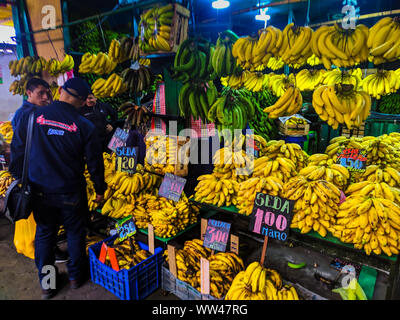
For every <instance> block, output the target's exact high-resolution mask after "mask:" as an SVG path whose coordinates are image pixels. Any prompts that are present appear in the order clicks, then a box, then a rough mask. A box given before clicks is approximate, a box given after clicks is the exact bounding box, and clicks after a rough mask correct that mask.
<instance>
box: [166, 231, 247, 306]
mask: <svg viewBox="0 0 400 320" xmlns="http://www.w3.org/2000/svg"><path fill="white" fill-rule="evenodd" d="M164 256H165V258H166V261H167V263H168V262H169V257H168V250H165V251H164ZM201 258H204V259H207V260H209V261H210V268H209V273H210V294H211V295H212V296H213V297H215V298H217V299H221V298H223V297H224V296H225V295H226V293H227V292H228V290H229V288H230V285H231V283H232V281H233V279H234V278H235V277H236V275H237V274H238V273H239V272H240V271H242V270H244V264H243V260H242V259H241V258H240V257H239V256H238V255H236V254H235V253H232V252H218V253H216V254H212V252H211V250H210V249H209V248H206V247H204V246H203V241H202V240H200V239H192V240H187V241H185V243H184V246H183V248H182V249H177V250H176V251H175V259H176V267H177V276H178V279H180V280H182V281H185V282H187V283H189V284H190V285H191V286H192V287H193V288H195V289H197V290H198V291H200V261H201Z"/></svg>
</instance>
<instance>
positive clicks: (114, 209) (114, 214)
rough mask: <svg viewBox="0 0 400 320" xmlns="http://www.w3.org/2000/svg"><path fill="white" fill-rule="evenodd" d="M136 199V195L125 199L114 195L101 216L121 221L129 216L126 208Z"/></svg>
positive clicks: (102, 209) (105, 205) (107, 202)
mask: <svg viewBox="0 0 400 320" xmlns="http://www.w3.org/2000/svg"><path fill="white" fill-rule="evenodd" d="M134 198H135V196H134V195H129V196H127V197H125V198H122V197H116V196H113V195H112V196H111V197H109V198H108V200H107V201H106V202H105V203H104V205H103V207H102V208H101V214H102V215H104V216H108V217H110V218H113V219H121V218H123V217H125V216H127V215H128V214H127V208H126V206H127V205H128V204H130V203H131V202H132V201H133V199H134Z"/></svg>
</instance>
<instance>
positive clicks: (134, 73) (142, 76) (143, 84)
mask: <svg viewBox="0 0 400 320" xmlns="http://www.w3.org/2000/svg"><path fill="white" fill-rule="evenodd" d="M121 78H122V79H123V82H124V85H125V86H126V88H127V91H128V92H130V93H141V92H142V91H143V90H148V89H149V87H150V86H151V85H152V84H153V74H152V72H151V71H150V68H148V67H145V66H142V65H139V67H138V69H132V68H126V69H125V70H123V71H122V72H121Z"/></svg>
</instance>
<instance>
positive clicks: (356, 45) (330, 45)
mask: <svg viewBox="0 0 400 320" xmlns="http://www.w3.org/2000/svg"><path fill="white" fill-rule="evenodd" d="M368 36H369V29H368V27H367V26H365V25H363V24H358V25H357V27H356V28H355V29H343V28H342V27H341V26H340V25H339V24H337V23H335V24H334V25H333V26H328V25H323V26H321V27H319V28H318V29H317V30H316V31H315V32H314V34H313V36H312V39H311V41H310V44H311V49H312V53H314V54H315V56H316V57H317V58H318V59H320V60H321V62H322V64H323V65H324V67H325V69H327V70H330V69H331V68H332V65H335V66H336V67H338V68H342V67H351V66H354V65H357V64H359V63H361V62H364V61H367V59H368V47H367V39H368Z"/></svg>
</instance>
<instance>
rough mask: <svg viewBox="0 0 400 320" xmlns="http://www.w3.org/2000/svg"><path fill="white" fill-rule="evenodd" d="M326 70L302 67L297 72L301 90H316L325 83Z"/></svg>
mask: <svg viewBox="0 0 400 320" xmlns="http://www.w3.org/2000/svg"><path fill="white" fill-rule="evenodd" d="M325 72H326V71H325V70H322V69H321V70H308V69H302V70H301V71H299V73H297V74H296V85H297V87H298V88H299V89H300V91H314V89H315V88H317V87H319V86H320V85H321V84H323V80H324V77H325Z"/></svg>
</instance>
